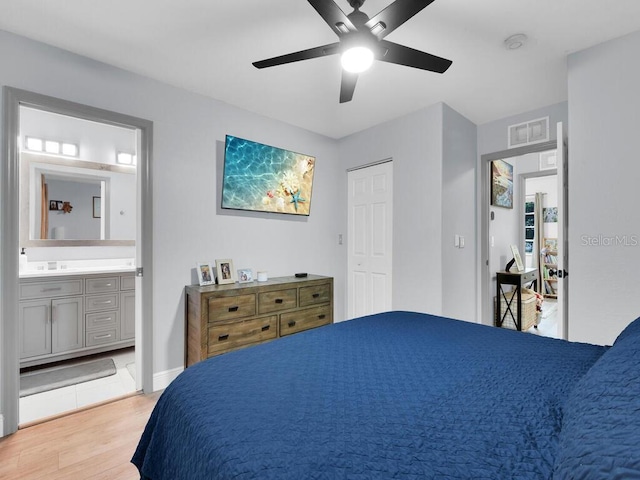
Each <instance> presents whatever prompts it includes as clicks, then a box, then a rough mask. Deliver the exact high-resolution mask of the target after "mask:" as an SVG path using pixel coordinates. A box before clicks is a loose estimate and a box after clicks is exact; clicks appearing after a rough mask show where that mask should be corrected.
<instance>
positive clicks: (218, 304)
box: [208, 293, 256, 323]
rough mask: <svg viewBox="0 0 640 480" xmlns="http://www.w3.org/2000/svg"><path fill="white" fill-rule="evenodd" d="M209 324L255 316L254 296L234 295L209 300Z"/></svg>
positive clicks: (252, 294)
mask: <svg viewBox="0 0 640 480" xmlns="http://www.w3.org/2000/svg"><path fill="white" fill-rule="evenodd" d="M208 303H209V323H218V322H224V321H228V320H235V319H236V318H243V317H251V316H253V315H255V314H256V295H255V293H251V294H247V295H234V296H231V297H213V298H210V299H209V302H208Z"/></svg>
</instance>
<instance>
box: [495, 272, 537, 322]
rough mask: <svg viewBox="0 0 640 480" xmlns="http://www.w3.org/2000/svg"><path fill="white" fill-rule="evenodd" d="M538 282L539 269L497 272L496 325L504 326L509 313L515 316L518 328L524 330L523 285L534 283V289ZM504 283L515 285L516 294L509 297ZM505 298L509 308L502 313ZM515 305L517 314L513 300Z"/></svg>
mask: <svg viewBox="0 0 640 480" xmlns="http://www.w3.org/2000/svg"><path fill="white" fill-rule="evenodd" d="M537 283H538V269H537V268H528V269H525V270H524V271H522V272H518V271H517V270H516V271H513V272H512V271H508V272H507V271H500V272H497V273H496V284H497V285H496V314H495V326H496V327H502V324H503V323H504V320H505V318H507V315H509V314H511V316H512V317H513V319H514V321H515V324H516V329H518V330H522V287H523V286H525V285H527V284H532V286H533V289H534V290H535V287H536V285H537ZM503 285H514V286H515V287H516V288H515V290H516V291H515V295H512V296H511V298H510V299H509V298H507V296H506V292H505V291H504V290H503V289H502V286H503ZM502 300H504V301H505V302H506V304H507V308H506V310H505V312H504V315H503V314H502V308H501V301H502ZM514 301H515V302H516V305H515V307H516V308H515V314H514V311H513V310H512V308H513V302H514Z"/></svg>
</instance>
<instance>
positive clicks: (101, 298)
mask: <svg viewBox="0 0 640 480" xmlns="http://www.w3.org/2000/svg"><path fill="white" fill-rule="evenodd" d="M119 298H120V294H118V293H114V294H112V295H91V296H89V297H85V299H84V311H85V312H98V311H101V310H112V309H115V308H118V304H119V302H118V299H119Z"/></svg>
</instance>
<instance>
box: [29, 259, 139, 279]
mask: <svg viewBox="0 0 640 480" xmlns="http://www.w3.org/2000/svg"><path fill="white" fill-rule="evenodd" d="M135 271H136V266H135V262H134V260H133V259H130V258H129V259H121V258H116V259H98V260H68V261H66V260H57V261H53V262H29V263H28V264H27V268H26V269H24V270H22V271H20V274H19V277H20V278H37V277H47V278H48V277H60V276H66V275H90V274H94V273H95V274H101V273H114V272H123V273H129V272H135Z"/></svg>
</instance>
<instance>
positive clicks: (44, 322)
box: [20, 297, 84, 359]
mask: <svg viewBox="0 0 640 480" xmlns="http://www.w3.org/2000/svg"><path fill="white" fill-rule="evenodd" d="M82 301H83V298H82V297H67V298H57V299H42V300H30V301H26V302H21V303H20V339H21V349H20V358H21V359H22V358H29V357H34V356H39V355H48V354H55V353H61V352H68V351H71V350H76V349H79V348H82V347H83V346H84V318H83V314H82Z"/></svg>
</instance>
